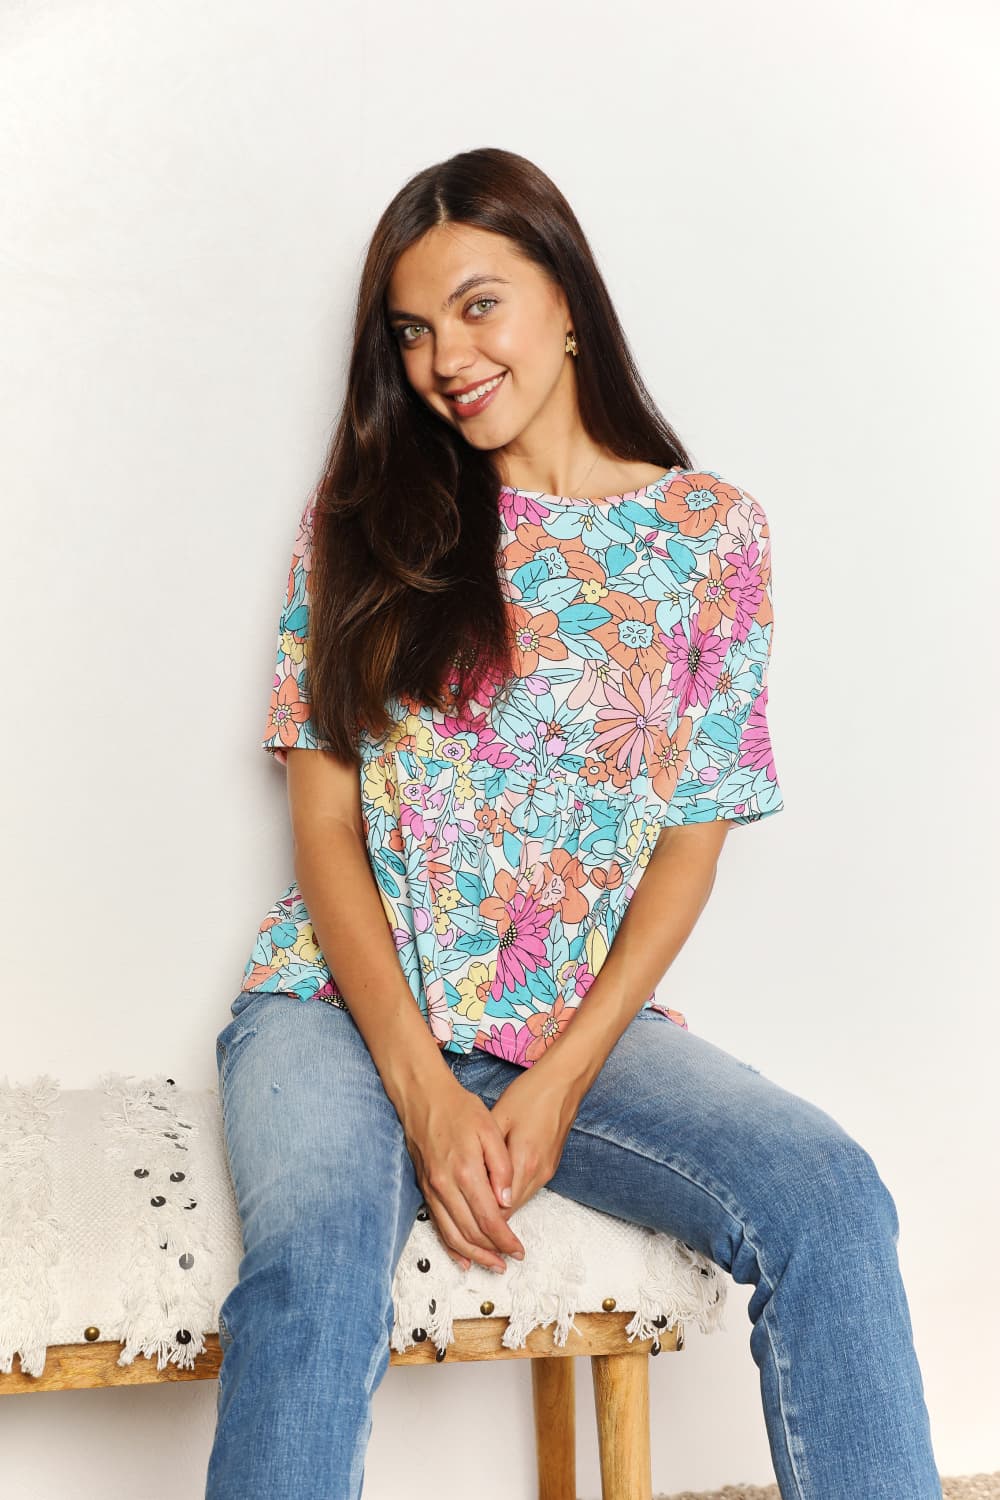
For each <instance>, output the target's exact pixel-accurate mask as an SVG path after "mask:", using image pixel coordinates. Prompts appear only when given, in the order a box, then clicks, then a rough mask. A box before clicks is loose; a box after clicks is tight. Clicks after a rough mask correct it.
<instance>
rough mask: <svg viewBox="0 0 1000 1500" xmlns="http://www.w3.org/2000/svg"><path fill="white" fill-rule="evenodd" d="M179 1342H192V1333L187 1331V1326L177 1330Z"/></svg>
mask: <svg viewBox="0 0 1000 1500" xmlns="http://www.w3.org/2000/svg"><path fill="white" fill-rule="evenodd" d="M177 1342H178V1343H179V1344H190V1342H191V1335H190V1334H189V1333H188V1331H187V1329H186V1328H178V1330H177Z"/></svg>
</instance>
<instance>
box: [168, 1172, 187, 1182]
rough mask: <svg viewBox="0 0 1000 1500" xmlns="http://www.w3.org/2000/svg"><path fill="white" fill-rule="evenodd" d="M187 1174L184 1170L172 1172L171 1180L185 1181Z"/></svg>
mask: <svg viewBox="0 0 1000 1500" xmlns="http://www.w3.org/2000/svg"><path fill="white" fill-rule="evenodd" d="M185 1175H186V1174H185V1173H184V1172H171V1174H170V1181H171V1182H183V1181H184V1177H185Z"/></svg>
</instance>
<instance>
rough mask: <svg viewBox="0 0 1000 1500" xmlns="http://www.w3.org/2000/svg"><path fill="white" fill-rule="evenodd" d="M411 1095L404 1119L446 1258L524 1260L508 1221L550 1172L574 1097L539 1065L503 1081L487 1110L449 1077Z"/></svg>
mask: <svg viewBox="0 0 1000 1500" xmlns="http://www.w3.org/2000/svg"><path fill="white" fill-rule="evenodd" d="M430 1092H431V1091H427V1093H425V1094H424V1096H423V1097H421V1098H419V1099H418V1100H416V1101H415V1102H414V1103H413V1105H412V1106H411V1107H410V1108H408V1109H407V1110H406V1111H405V1113H404V1115H403V1117H402V1124H403V1129H404V1133H405V1136H406V1145H407V1149H408V1150H409V1153H410V1157H411V1159H412V1161H413V1165H414V1169H415V1171H416V1176H417V1182H418V1184H419V1186H420V1189H421V1191H422V1193H423V1195H424V1201H425V1203H426V1204H427V1207H428V1209H429V1210H430V1212H431V1214H432V1216H433V1218H434V1222H435V1225H436V1227H437V1231H438V1233H439V1235H440V1237H441V1239H442V1241H443V1243H444V1246H445V1249H446V1250H447V1251H448V1254H449V1255H450V1256H451V1258H452V1260H454V1261H455V1262H457V1264H458V1265H459V1266H461V1268H462V1270H464V1271H467V1270H468V1269H469V1265H470V1262H471V1261H473V1260H474V1261H476V1262H477V1263H478V1264H479V1265H483V1266H488V1267H492V1268H494V1269H496V1270H498V1271H506V1269H507V1266H506V1262H505V1261H504V1259H503V1257H504V1255H513V1256H514V1257H515V1259H517V1260H523V1258H524V1246H523V1245H522V1243H521V1241H520V1240H519V1239H518V1237H517V1235H516V1234H515V1233H514V1231H513V1230H512V1229H511V1228H510V1226H509V1224H508V1223H507V1220H508V1219H509V1217H510V1215H511V1214H512V1213H514V1211H515V1210H516V1209H518V1208H520V1207H521V1205H522V1204H523V1203H526V1202H527V1201H528V1199H529V1198H531V1197H533V1196H534V1194H535V1193H536V1192H537V1191H538V1189H539V1188H540V1187H544V1186H545V1184H546V1183H547V1182H548V1181H549V1180H550V1179H551V1178H552V1177H553V1176H554V1175H555V1172H556V1168H557V1167H558V1166H559V1162H560V1159H561V1157H562V1153H563V1147H564V1145H565V1142H566V1136H567V1135H568V1133H569V1129H570V1126H571V1125H572V1123H573V1120H574V1118H575V1116H576V1112H577V1109H578V1107H579V1100H578V1098H577V1097H576V1096H575V1094H574V1092H573V1090H572V1089H570V1088H568V1087H567V1085H566V1083H565V1081H564V1080H562V1079H560V1078H559V1077H558V1076H557V1075H556V1074H555V1073H554V1072H553V1071H552V1070H550V1071H549V1072H548V1073H546V1072H545V1070H544V1069H543V1068H541V1067H540V1066H539V1065H538V1064H535V1065H534V1066H533V1067H531V1068H526V1069H524V1070H523V1071H522V1072H521V1073H519V1075H518V1076H517V1078H515V1079H513V1080H512V1082H511V1083H509V1084H508V1085H507V1087H506V1088H505V1089H504V1091H503V1093H502V1094H501V1095H500V1096H499V1098H498V1099H497V1101H496V1103H495V1104H494V1105H493V1107H492V1109H490V1108H488V1107H487V1106H486V1105H485V1104H484V1103H483V1101H482V1100H481V1099H480V1098H479V1096H478V1095H477V1094H473V1093H470V1092H469V1090H468V1089H466V1088H464V1087H463V1085H462V1084H461V1083H459V1082H458V1080H457V1079H455V1078H452V1077H450V1075H449V1079H448V1080H447V1085H446V1087H445V1088H444V1089H443V1090H441V1091H440V1092H438V1091H437V1090H435V1091H434V1096H433V1097H428V1095H429V1094H430Z"/></svg>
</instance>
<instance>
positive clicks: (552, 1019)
mask: <svg viewBox="0 0 1000 1500" xmlns="http://www.w3.org/2000/svg"><path fill="white" fill-rule="evenodd" d="M575 1015H576V1010H575V1009H570V1007H569V1006H568V1005H567V1004H566V1002H565V1001H564V1000H563V998H562V996H561V995H557V996H556V999H555V1001H554V1002H553V1005H552V1009H551V1010H550V1011H536V1012H535V1014H534V1015H533V1016H528V1018H527V1020H526V1021H525V1023H524V1024H525V1026H526V1027H527V1028H528V1030H529V1031H530V1032H531V1035H532V1036H533V1038H534V1041H532V1042H530V1043H529V1044H528V1050H527V1051H526V1052H525V1054H524V1055H525V1057H526V1058H527V1060H528V1062H529V1063H533V1062H537V1060H538V1058H540V1057H541V1055H542V1053H543V1052H545V1051H547V1049H548V1048H549V1047H551V1046H552V1043H553V1042H556V1041H558V1040H559V1037H560V1036H561V1035H562V1033H563V1032H564V1031H565V1030H566V1027H567V1026H568V1025H569V1023H570V1021H571V1020H572V1019H573V1017H574V1016H575ZM561 1055H562V1054H561V1053H560V1056H561Z"/></svg>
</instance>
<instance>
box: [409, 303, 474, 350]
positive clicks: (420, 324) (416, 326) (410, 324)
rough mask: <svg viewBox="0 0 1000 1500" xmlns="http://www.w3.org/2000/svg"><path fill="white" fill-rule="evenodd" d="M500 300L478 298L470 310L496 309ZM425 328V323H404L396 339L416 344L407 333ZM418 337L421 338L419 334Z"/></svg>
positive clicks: (471, 304) (470, 304)
mask: <svg viewBox="0 0 1000 1500" xmlns="http://www.w3.org/2000/svg"><path fill="white" fill-rule="evenodd" d="M499 300H500V299H499V298H498V297H477V298H476V300H475V302H470V303H469V308H473V307H485V306H487V304H489V305H490V306H491V307H495V306H496V304H497V302H498V301H499ZM467 310H468V309H467ZM480 316H481V317H482V316H485V314H480ZM476 321H477V322H478V319H476ZM423 326H424V325H423V323H403V324H401V325H400V326H399V327H397V328H396V330H395V333H396V338H397V340H398V341H399V343H401V344H413V343H416V339H409V338H407V337H406V335H407V333H409V331H410V329H411V328H416V329H422V328H423ZM417 337H418V338H419V333H418V335H417Z"/></svg>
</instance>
